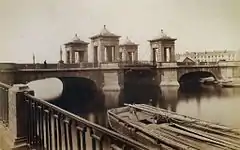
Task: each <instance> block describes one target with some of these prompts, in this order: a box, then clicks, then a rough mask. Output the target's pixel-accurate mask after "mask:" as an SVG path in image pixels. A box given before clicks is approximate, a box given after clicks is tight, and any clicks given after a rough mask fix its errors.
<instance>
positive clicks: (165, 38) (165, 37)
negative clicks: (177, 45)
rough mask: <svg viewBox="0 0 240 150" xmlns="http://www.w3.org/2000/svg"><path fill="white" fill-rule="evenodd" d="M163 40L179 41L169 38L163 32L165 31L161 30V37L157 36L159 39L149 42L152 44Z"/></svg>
mask: <svg viewBox="0 0 240 150" xmlns="http://www.w3.org/2000/svg"><path fill="white" fill-rule="evenodd" d="M163 40H169V41H175V40H177V39H176V38H172V37H170V36H168V35H167V34H166V33H164V32H163V29H161V34H160V36H157V37H155V38H153V39H152V40H149V41H150V42H151V41H163Z"/></svg>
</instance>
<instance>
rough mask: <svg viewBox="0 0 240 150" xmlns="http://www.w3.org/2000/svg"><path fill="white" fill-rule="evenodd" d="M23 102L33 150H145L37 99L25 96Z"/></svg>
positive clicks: (116, 134) (124, 138)
mask: <svg viewBox="0 0 240 150" xmlns="http://www.w3.org/2000/svg"><path fill="white" fill-rule="evenodd" d="M25 101H26V103H27V105H28V107H27V108H28V111H29V115H30V116H29V122H28V127H29V128H28V129H29V131H28V133H29V134H28V143H30V145H31V146H33V147H34V145H38V146H39V147H37V149H38V148H39V149H54V150H62V149H66V150H73V149H74V150H86V149H87V150H89V149H93V150H96V149H100V150H103V149H110V147H111V148H113V149H116V148H121V149H130V148H132V149H138V150H147V148H146V147H145V146H143V145H142V144H140V143H137V142H136V141H134V140H131V139H129V138H126V137H124V136H122V135H119V134H118V133H116V132H113V131H111V130H109V129H106V128H104V127H101V126H99V125H96V124H94V123H92V122H90V121H87V120H85V119H83V118H81V117H79V116H77V115H74V114H72V113H70V112H68V111H65V110H63V109H61V108H59V107H57V106H55V105H52V104H50V103H48V102H46V101H43V100H40V99H37V98H35V97H34V96H32V95H30V94H28V93H25ZM87 134H88V135H89V136H87ZM88 137H89V138H88ZM106 143H108V144H106ZM89 145H90V146H89ZM107 145H111V146H110V147H108V146H107ZM35 148H36V147H35Z"/></svg>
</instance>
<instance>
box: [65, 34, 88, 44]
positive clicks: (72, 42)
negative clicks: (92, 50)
mask: <svg viewBox="0 0 240 150" xmlns="http://www.w3.org/2000/svg"><path fill="white" fill-rule="evenodd" d="M70 44H85V45H86V44H89V43H88V42H85V41H82V40H80V38H79V37H78V35H77V34H75V36H74V37H73V39H72V40H71V41H70V42H68V43H66V44H64V45H70Z"/></svg>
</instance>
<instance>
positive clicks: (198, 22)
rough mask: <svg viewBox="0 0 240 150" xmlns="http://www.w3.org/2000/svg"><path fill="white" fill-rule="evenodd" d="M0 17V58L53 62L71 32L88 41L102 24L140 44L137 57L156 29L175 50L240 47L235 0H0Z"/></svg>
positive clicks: (145, 55)
mask: <svg viewBox="0 0 240 150" xmlns="http://www.w3.org/2000/svg"><path fill="white" fill-rule="evenodd" d="M0 19H1V20H0V23H1V24H0V46H1V49H0V50H1V53H0V61H1V62H3V61H14V62H32V54H33V53H35V55H36V59H37V62H41V63H42V62H43V61H44V60H45V59H46V60H47V61H48V62H56V61H58V60H59V47H60V45H63V44H64V43H65V42H68V41H69V40H71V39H72V38H73V36H74V34H75V33H78V35H79V36H80V38H81V39H82V40H84V41H88V42H90V40H89V37H90V36H92V35H94V34H97V33H99V32H100V31H101V29H102V28H103V25H104V24H105V25H106V26H107V29H108V30H109V31H111V32H113V33H115V34H117V35H120V36H122V39H124V38H126V36H128V37H129V38H130V39H131V40H132V41H134V42H136V43H138V44H140V47H139V49H140V54H139V56H140V58H141V59H149V57H150V56H149V51H150V48H149V43H148V42H147V40H149V39H152V38H153V37H155V36H157V35H159V34H160V31H161V29H163V30H164V31H165V32H166V33H167V34H168V35H170V36H172V37H175V38H177V39H178V40H177V41H176V51H177V52H184V51H186V50H188V51H204V50H224V49H231V50H237V49H239V48H240V0H0ZM89 55H91V54H89ZM90 59H91V58H90Z"/></svg>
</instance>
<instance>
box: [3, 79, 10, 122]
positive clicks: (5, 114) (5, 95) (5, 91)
mask: <svg viewBox="0 0 240 150" xmlns="http://www.w3.org/2000/svg"><path fill="white" fill-rule="evenodd" d="M9 88H11V86H10V85H7V84H4V83H1V82H0V121H1V122H2V123H3V125H5V126H8V122H9V120H8V112H9V104H8V89H9Z"/></svg>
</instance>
